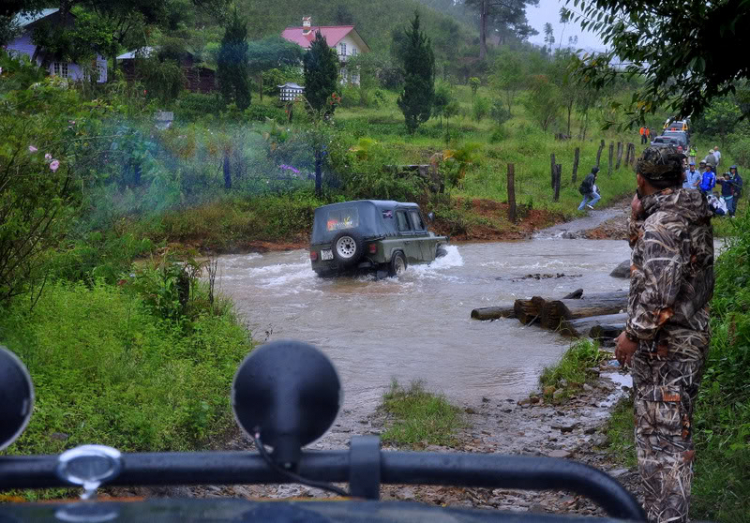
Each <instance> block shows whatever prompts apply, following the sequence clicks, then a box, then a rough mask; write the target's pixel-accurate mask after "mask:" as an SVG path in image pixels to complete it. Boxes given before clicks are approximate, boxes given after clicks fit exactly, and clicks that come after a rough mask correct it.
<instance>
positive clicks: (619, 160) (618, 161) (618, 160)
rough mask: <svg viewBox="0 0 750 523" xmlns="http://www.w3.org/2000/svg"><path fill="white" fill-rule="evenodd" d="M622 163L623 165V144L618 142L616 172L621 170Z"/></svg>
mask: <svg viewBox="0 0 750 523" xmlns="http://www.w3.org/2000/svg"><path fill="white" fill-rule="evenodd" d="M621 163H622V142H617V164H616V165H615V171H619V170H620V164H621Z"/></svg>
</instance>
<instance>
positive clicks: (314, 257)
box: [310, 251, 318, 261]
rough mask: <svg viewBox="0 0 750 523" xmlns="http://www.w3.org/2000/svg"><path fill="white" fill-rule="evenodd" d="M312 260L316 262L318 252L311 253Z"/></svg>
mask: <svg viewBox="0 0 750 523" xmlns="http://www.w3.org/2000/svg"><path fill="white" fill-rule="evenodd" d="M310 259H311V260H312V261H316V260H317V259H318V253H317V252H316V251H310Z"/></svg>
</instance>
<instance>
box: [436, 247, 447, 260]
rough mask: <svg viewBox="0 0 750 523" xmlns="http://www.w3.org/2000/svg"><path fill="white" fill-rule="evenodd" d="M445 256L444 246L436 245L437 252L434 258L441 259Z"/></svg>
mask: <svg viewBox="0 0 750 523" xmlns="http://www.w3.org/2000/svg"><path fill="white" fill-rule="evenodd" d="M447 255H448V251H447V250H446V248H445V245H438V248H437V251H435V258H442V257H443V256H447Z"/></svg>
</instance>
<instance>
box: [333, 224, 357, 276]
mask: <svg viewBox="0 0 750 523" xmlns="http://www.w3.org/2000/svg"><path fill="white" fill-rule="evenodd" d="M331 249H332V250H333V257H334V258H335V259H336V261H337V262H339V265H340V266H341V267H351V266H352V265H354V264H355V263H357V262H358V261H359V259H360V258H361V257H362V254H363V252H364V244H363V242H362V238H361V237H360V236H359V235H358V234H357V233H355V232H353V231H343V232H340V233H339V234H337V235H336V236H335V237H334V238H333V242H332V243H331Z"/></svg>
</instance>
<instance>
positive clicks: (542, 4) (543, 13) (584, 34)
mask: <svg viewBox="0 0 750 523" xmlns="http://www.w3.org/2000/svg"><path fill="white" fill-rule="evenodd" d="M564 5H565V0H539V6H538V7H533V6H530V7H528V8H527V9H526V18H528V20H529V25H530V26H531V27H533V28H534V29H536V30H537V31H539V34H538V35H536V36H532V37H531V38H529V41H530V42H531V43H533V44H540V45H543V44H544V24H545V23H547V22H549V23H551V24H552V27H553V28H554V29H555V46H557V45H558V44H559V43H560V42H561V41H562V43H563V45H567V44H568V37H569V36H576V35H578V46H577V48H579V49H596V50H602V49H604V46H603V45H602V43H601V40H599V38H598V37H597V36H596V35H594V34H593V33H591V32H589V31H581V26H580V25H579V24H577V23H575V22H570V23H569V24H567V25H566V26H565V32H564V34H563V24H561V23H560V8H561V7H563V6H564ZM561 35H562V39H561Z"/></svg>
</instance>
